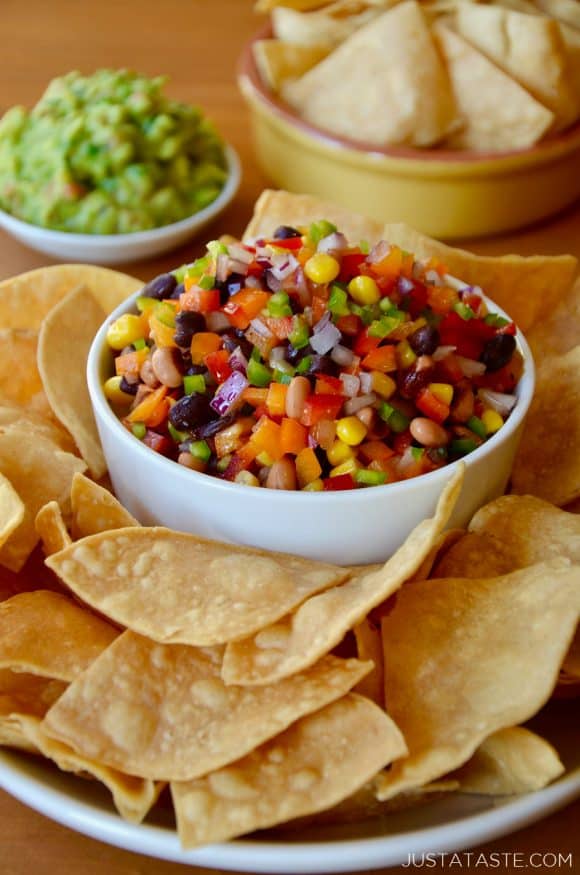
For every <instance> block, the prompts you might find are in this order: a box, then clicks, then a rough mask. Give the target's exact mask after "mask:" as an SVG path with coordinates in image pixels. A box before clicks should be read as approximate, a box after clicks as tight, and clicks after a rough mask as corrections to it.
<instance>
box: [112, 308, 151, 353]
mask: <svg viewBox="0 0 580 875" xmlns="http://www.w3.org/2000/svg"><path fill="white" fill-rule="evenodd" d="M141 337H143V322H142V320H141V317H140V316H135V314H134V313H123V315H122V316H119V318H118V319H115V321H114V322H112V323H111V324H110V325H109V327H108V329H107V343H108V344H109V346H110V347H111V349H123V348H124V347H125V346H129V345H130V344H131V343H133V341H135V340H139V338H141Z"/></svg>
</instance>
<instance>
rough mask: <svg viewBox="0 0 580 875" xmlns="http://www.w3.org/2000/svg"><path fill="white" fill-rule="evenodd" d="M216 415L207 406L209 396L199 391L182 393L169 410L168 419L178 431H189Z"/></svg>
mask: <svg viewBox="0 0 580 875" xmlns="http://www.w3.org/2000/svg"><path fill="white" fill-rule="evenodd" d="M216 417H217V413H216V412H215V410H213V409H212V408H211V407H210V406H209V398H208V397H207V395H202V394H201V393H199V392H193V393H192V394H191V395H184V397H183V398H180V400H179V401H176V402H175V404H174V405H173V407H172V408H171V410H170V411H169V421H170V423H171V425H172V426H173V427H174V428H176V429H177V430H178V431H191V430H192V429H194V428H196V427H197V426H200V425H204V424H205V423H206V422H210V421H211V420H213V419H215V418H216Z"/></svg>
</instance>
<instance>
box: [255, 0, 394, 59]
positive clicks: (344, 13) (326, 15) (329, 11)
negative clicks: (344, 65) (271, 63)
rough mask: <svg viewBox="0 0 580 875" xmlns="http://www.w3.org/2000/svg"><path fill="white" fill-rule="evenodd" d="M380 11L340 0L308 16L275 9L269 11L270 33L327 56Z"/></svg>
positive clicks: (374, 6)
mask: <svg viewBox="0 0 580 875" xmlns="http://www.w3.org/2000/svg"><path fill="white" fill-rule="evenodd" d="M394 2H398V0H394ZM319 5H322V4H319ZM380 5H381V6H383V5H384V6H389V5H391V3H390V2H389V0H384V2H383V3H381V4H380ZM381 11H382V10H381V9H380V7H379V5H378V4H376V3H373V4H371V3H361V2H358V0H340V2H338V3H332V4H330V5H329V6H326V8H324V9H321V10H317V11H314V12H309V13H305V12H299V11H298V10H296V9H289V8H287V7H286V6H277V7H276V8H275V9H273V10H272V30H273V32H274V36H275V37H276V38H277V39H280V40H283V41H284V42H287V43H293V44H295V45H298V46H304V47H312V46H320V47H324V48H325V49H326V50H327V51H329V52H330V51H332V50H333V49H334V48H335V47H336V46H338V45H339V44H340V43H342V42H343V41H344V40H346V39H347V38H348V37H349V36H350V35H351V34H352V33H354V31H355V30H357V29H358V28H360V27H362V25H364V24H367V23H368V22H369V21H372V20H373V19H375V18H376V17H377V15H378V14H379V13H380V12H381Z"/></svg>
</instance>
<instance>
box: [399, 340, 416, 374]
mask: <svg viewBox="0 0 580 875" xmlns="http://www.w3.org/2000/svg"><path fill="white" fill-rule="evenodd" d="M416 360H417V356H416V355H415V353H414V352H413V350H412V348H411V345H410V344H409V342H408V341H407V340H402V341H401V342H400V343H399V344H397V362H398V364H399V367H401V368H410V367H411V365H412V364H413V363H414V362H415V361H416Z"/></svg>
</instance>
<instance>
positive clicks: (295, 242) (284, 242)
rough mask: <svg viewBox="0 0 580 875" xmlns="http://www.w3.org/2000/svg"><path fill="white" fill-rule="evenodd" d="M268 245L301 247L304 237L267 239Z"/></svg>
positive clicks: (284, 247)
mask: <svg viewBox="0 0 580 875" xmlns="http://www.w3.org/2000/svg"><path fill="white" fill-rule="evenodd" d="M266 245H267V246H275V247H276V248H277V249H290V250H293V249H301V248H302V245H303V243H302V237H285V238H283V239H281V240H276V239H273V240H266Z"/></svg>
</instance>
